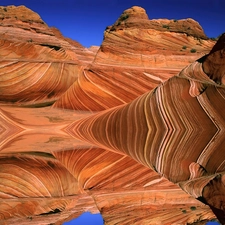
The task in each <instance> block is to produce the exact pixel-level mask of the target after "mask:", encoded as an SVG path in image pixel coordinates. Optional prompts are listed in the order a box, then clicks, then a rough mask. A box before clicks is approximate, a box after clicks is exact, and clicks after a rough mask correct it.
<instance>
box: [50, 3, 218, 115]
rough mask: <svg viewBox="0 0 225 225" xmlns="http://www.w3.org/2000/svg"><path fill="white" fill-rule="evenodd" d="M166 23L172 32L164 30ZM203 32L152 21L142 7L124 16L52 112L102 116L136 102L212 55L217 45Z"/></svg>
mask: <svg viewBox="0 0 225 225" xmlns="http://www.w3.org/2000/svg"><path fill="white" fill-rule="evenodd" d="M164 22H165V23H166V24H173V26H172V25H170V26H171V27H173V29H171V30H170V29H164V28H163V25H165V24H164ZM185 27H186V28H188V27H189V29H186V28H185ZM182 28H183V29H184V28H185V29H186V30H182ZM201 30H202V28H201V27H200V25H199V24H198V23H197V22H196V21H194V20H191V19H187V20H182V21H176V22H174V21H168V20H165V21H164V20H154V21H151V20H149V19H148V16H147V14H146V12H145V10H144V9H142V8H140V7H132V8H131V9H129V10H125V12H124V13H123V14H122V15H121V16H120V18H119V19H118V21H117V22H116V23H115V24H114V25H113V26H111V27H108V28H107V29H106V30H105V33H104V40H103V42H102V44H101V46H100V48H99V50H98V52H97V54H96V56H95V58H94V60H93V62H92V63H91V65H89V66H88V67H87V68H86V69H85V70H84V71H83V73H82V74H81V75H80V76H79V78H78V80H77V81H76V82H75V83H74V84H73V85H72V86H71V87H70V88H69V89H68V91H67V92H66V93H65V94H63V95H62V97H61V98H59V99H58V100H57V101H56V103H55V104H54V105H53V107H56V108H66V109H76V110H88V111H99V110H104V109H108V108H112V107H115V106H117V105H121V104H123V103H128V102H130V101H132V100H134V99H135V98H137V97H138V96H140V95H141V94H144V93H145V92H146V91H150V90H152V89H153V88H155V87H156V86H157V85H159V84H160V83H161V82H164V81H165V80H167V79H169V78H170V77H172V76H174V75H176V74H178V72H179V71H180V70H181V69H182V68H183V67H185V66H187V65H188V64H190V63H192V62H194V61H195V60H196V59H197V58H199V57H201V56H202V55H203V54H206V53H208V52H209V51H210V49H211V48H212V46H213V44H214V42H213V41H212V40H208V39H207V38H206V36H205V34H204V32H203V31H201ZM206 39H207V40H206ZM193 49H194V51H196V52H195V53H192V52H191V50H193ZM118 90H120V91H118Z"/></svg>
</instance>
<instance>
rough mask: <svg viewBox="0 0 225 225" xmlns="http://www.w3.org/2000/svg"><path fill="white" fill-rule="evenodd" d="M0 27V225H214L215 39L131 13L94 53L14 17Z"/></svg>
mask: <svg viewBox="0 0 225 225" xmlns="http://www.w3.org/2000/svg"><path fill="white" fill-rule="evenodd" d="M17 14H18V16H17ZM0 19H1V23H0V25H1V26H0V41H1V46H0V50H1V51H0V54H1V58H0V60H1V61H0V102H1V104H0V164H1V166H0V224H4V225H8V224H27V225H28V224H35V225H36V224H62V223H63V222H64V221H68V220H70V219H72V218H76V217H77V216H79V215H80V214H81V213H82V212H85V211H90V212H92V213H98V212H100V213H101V214H102V216H103V218H104V221H105V224H110V225H114V224H122V225H126V224H127V225H130V224H136V225H142V224H149V225H161V224H204V223H206V222H207V221H209V220H211V219H215V218H216V217H217V218H218V219H219V220H220V222H221V223H222V224H224V223H225V219H224V218H225V216H224V215H225V212H224V207H223V205H224V171H225V168H224V142H225V139H224V133H225V132H224V127H225V118H224V113H223V112H224V109H225V89H224V85H225V82H224V81H225V77H224V69H225V68H224V65H225V62H224V58H225V55H224V52H225V41H224V40H225V36H224V35H222V36H221V38H220V39H219V40H218V42H217V44H216V45H214V44H215V43H214V42H213V41H211V40H208V39H207V37H206V36H205V34H204V32H203V30H202V28H201V27H200V25H199V24H198V23H197V22H196V21H193V20H192V19H187V20H181V21H175V20H172V21H169V20H149V18H148V16H147V14H146V12H145V10H144V9H143V8H141V7H136V6H135V7H132V8H130V9H128V10H125V11H124V12H123V13H122V15H121V16H120V18H119V19H118V20H117V21H116V22H115V24H114V25H112V26H110V27H107V28H106V30H105V33H104V41H103V43H102V45H101V46H100V48H99V50H98V51H97V52H96V49H95V48H93V50H91V49H86V48H84V47H82V46H81V45H80V44H79V43H76V42H73V41H72V40H68V39H67V38H64V37H63V36H62V35H61V34H60V32H59V31H58V30H56V29H53V28H49V27H48V26H47V25H46V24H45V23H44V22H43V21H42V20H41V18H40V16H39V15H37V14H36V13H34V12H32V11H31V10H29V9H27V8H26V7H24V6H20V7H14V6H9V7H0ZM28 37H29V38H32V41H31V39H29V40H30V41H28V39H27V38H28ZM213 45H214V47H213ZM184 46H185V47H184ZM212 47H213V48H212ZM211 48H212V50H211ZM191 49H196V51H197V52H195V53H192V52H191V51H190V50H191ZM210 50H211V51H210ZM49 105H52V106H49ZM24 106H29V107H24ZM37 106H39V107H38V108H35V107H37ZM92 111H95V112H94V113H93V112H92Z"/></svg>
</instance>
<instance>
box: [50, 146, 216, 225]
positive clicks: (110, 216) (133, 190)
mask: <svg viewBox="0 0 225 225" xmlns="http://www.w3.org/2000/svg"><path fill="white" fill-rule="evenodd" d="M53 154H54V156H55V157H56V158H57V159H58V160H59V161H60V162H61V163H62V164H63V165H64V166H65V167H66V168H67V169H68V170H69V171H70V173H71V174H72V175H73V176H74V177H75V178H76V179H77V181H78V183H79V185H80V188H82V189H84V190H85V191H87V193H89V194H90V195H91V196H93V198H94V200H95V202H96V205H97V207H98V208H99V210H100V212H101V214H102V216H103V217H104V220H105V224H116V223H118V224H145V223H147V224H152V225H153V224H173V223H177V224H178V223H179V224H187V223H193V222H194V221H197V220H205V219H207V220H210V219H212V218H213V216H212V213H211V212H210V211H209V208H208V207H207V206H205V205H203V204H201V203H200V202H198V201H196V200H195V199H193V198H191V197H190V196H188V195H187V194H185V193H184V192H183V191H181V190H180V189H179V188H178V186H177V185H174V184H172V183H170V182H169V181H168V180H166V179H165V178H162V177H161V176H160V175H159V174H157V173H156V172H154V171H152V170H151V169H149V168H147V167H143V166H142V165H141V164H139V163H137V162H135V161H134V160H133V159H131V158H130V157H127V156H125V155H120V154H117V153H114V152H110V151H107V150H104V149H99V148H88V149H79V150H70V151H61V152H54V153H53ZM156 190H157V191H156ZM168 193H169V194H168ZM169 205H170V207H169ZM200 215H201V216H200Z"/></svg>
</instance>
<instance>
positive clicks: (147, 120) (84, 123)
mask: <svg viewBox="0 0 225 225" xmlns="http://www.w3.org/2000/svg"><path fill="white" fill-rule="evenodd" d="M199 84H201V85H202V86H203V87H204V89H202V86H199ZM224 107H225V89H224V86H223V85H217V84H216V83H215V81H213V80H211V79H209V77H208V76H207V74H205V73H204V72H203V70H202V63H199V62H196V63H193V64H192V65H191V66H189V67H187V68H185V69H184V70H183V71H182V72H181V73H180V74H179V75H178V76H176V77H173V78H170V79H169V80H168V81H167V82H165V83H163V84H162V85H160V86H158V87H157V88H156V89H154V90H153V91H152V92H149V93H146V94H144V95H143V96H141V97H139V98H137V99H136V100H134V101H132V102H131V103H129V104H127V105H123V106H118V107H116V108H114V109H109V110H107V111H104V112H102V113H98V114H96V115H94V116H91V117H89V118H86V119H83V120H81V121H78V122H74V123H73V124H71V125H70V126H69V127H68V128H67V129H68V130H69V131H72V133H73V134H74V135H75V136H76V137H79V138H81V139H83V140H87V141H90V143H92V144H95V145H99V146H100V147H102V148H107V149H109V150H110V149H111V150H113V151H116V152H121V153H123V154H125V155H129V156H131V157H132V158H134V159H136V160H137V161H139V162H141V163H142V164H144V165H145V166H148V167H150V168H152V169H154V170H155V171H157V172H158V173H159V174H161V175H162V176H164V177H166V178H167V179H169V180H170V181H172V182H174V183H178V184H179V183H180V182H184V181H187V180H189V179H197V178H199V177H200V176H204V175H205V174H207V175H208V174H215V173H218V172H224V171H225V167H224V165H225V160H224V158H225V155H223V154H224V152H223V151H221V149H223V146H224V144H225V139H224V127H225V118H224V115H223V114H221V112H223V111H224V109H225V108H224ZM215 140H216V141H215ZM193 163H196V164H197V166H191V165H192V164H193ZM194 165H195V164H194ZM201 168H202V169H201ZM201 171H203V172H204V171H206V173H203V172H201ZM221 179H222V178H221ZM203 180H207V182H198V179H197V181H196V182H197V183H198V184H199V185H197V186H196V187H194V188H193V185H192V186H189V187H191V188H190V189H188V187H187V188H186V187H185V185H181V186H182V188H183V189H184V190H186V191H187V192H188V193H190V194H193V192H198V195H197V196H196V195H193V196H194V197H197V198H200V197H202V196H203V189H204V188H205V186H206V185H207V183H208V182H209V181H210V180H211V179H208V178H207V177H206V178H203ZM193 182H194V181H193ZM211 192H213V188H211ZM206 202H207V200H206ZM207 203H208V204H213V205H212V206H213V207H215V208H217V207H218V205H217V203H215V202H213V203H212V202H210V203H209V202H207ZM219 209H220V210H223V208H222V206H219Z"/></svg>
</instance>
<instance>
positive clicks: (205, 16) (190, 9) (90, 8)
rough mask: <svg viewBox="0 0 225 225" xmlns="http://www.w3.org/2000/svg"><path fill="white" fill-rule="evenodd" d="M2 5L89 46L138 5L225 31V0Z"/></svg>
mask: <svg viewBox="0 0 225 225" xmlns="http://www.w3.org/2000/svg"><path fill="white" fill-rule="evenodd" d="M0 5H1V6H7V5H16V6H18V5H25V6H27V7H28V8H30V9H32V10H33V11H35V12H37V13H38V14H39V15H40V16H41V18H42V19H43V20H44V21H45V22H46V23H47V24H48V25H49V26H55V27H57V28H58V29H59V30H60V31H61V32H62V34H63V35H64V36H66V37H70V38H72V39H74V40H76V41H78V42H80V43H81V44H82V45H83V46H85V47H90V46H91V45H101V43H102V40H103V32H104V30H105V28H106V27H107V26H109V25H112V24H113V23H114V22H115V21H116V20H117V19H118V17H119V16H120V15H121V13H122V12H123V11H124V10H125V9H128V8H130V7H132V6H134V5H137V6H141V7H143V8H145V10H146V12H147V14H148V16H149V19H157V18H168V19H185V18H193V19H195V20H197V21H198V22H199V23H200V25H201V26H202V27H203V29H204V31H205V33H206V35H207V36H208V37H217V36H219V35H220V34H221V33H223V32H225V13H224V9H225V1H224V0H204V1H202V0H182V1H181V0H122V1H121V0H108V1H106V0H1V2H0ZM71 224H73V225H80V224H82V225H83V224H85V225H89V224H90V225H92V224H94V225H102V224H103V222H102V219H101V217H100V215H91V214H90V213H86V214H85V215H83V216H81V217H79V218H77V219H76V220H73V221H71V222H70V223H65V225H71ZM208 224H210V223H208ZM212 224H213V223H212ZM214 224H215V223H214Z"/></svg>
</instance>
